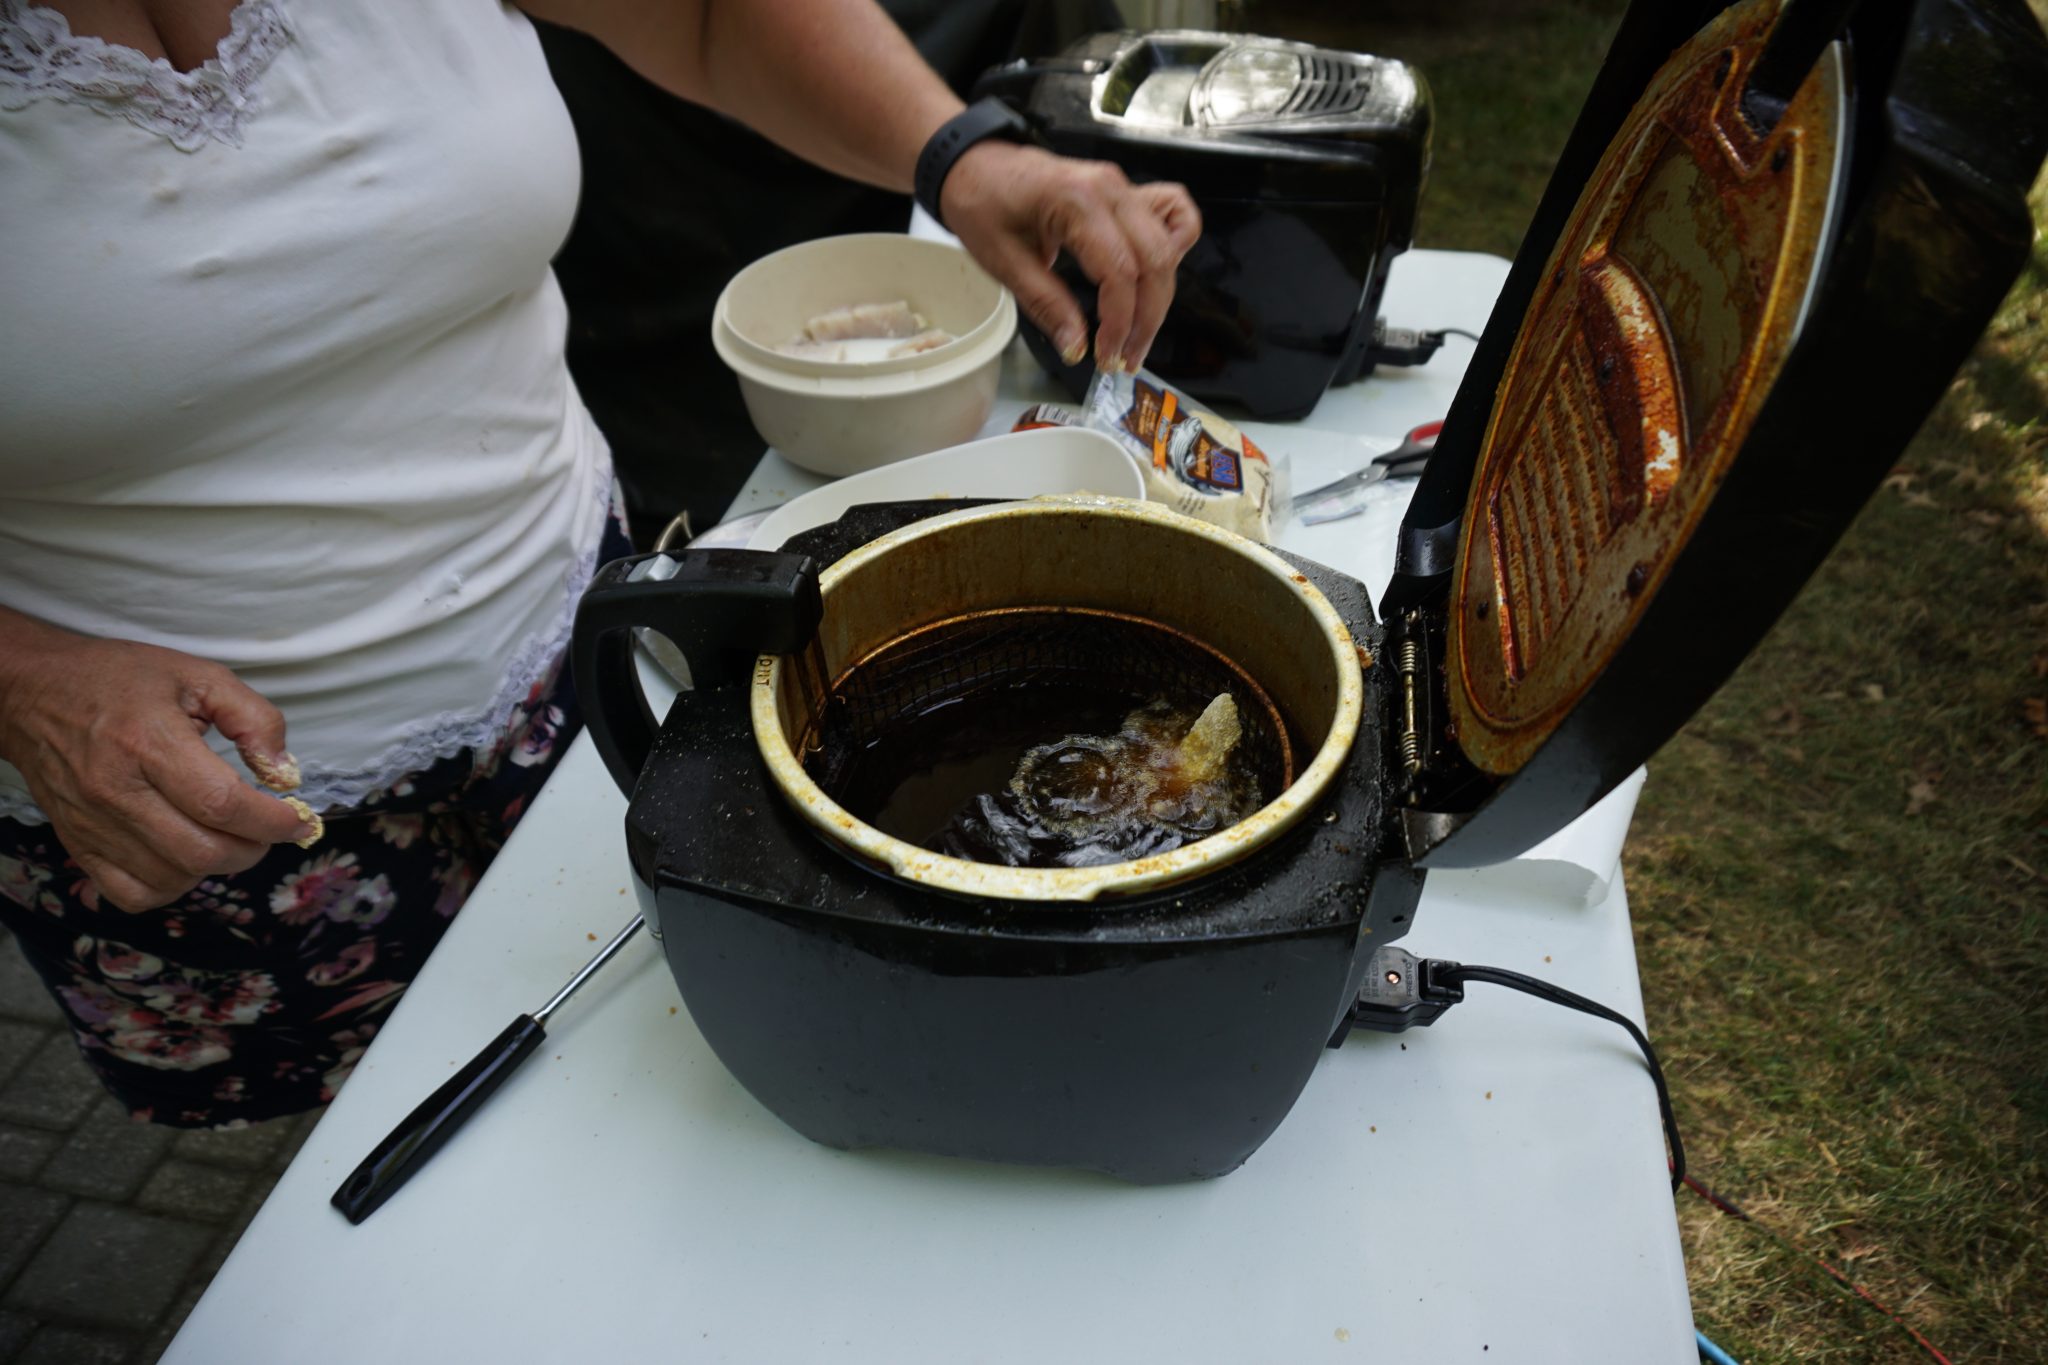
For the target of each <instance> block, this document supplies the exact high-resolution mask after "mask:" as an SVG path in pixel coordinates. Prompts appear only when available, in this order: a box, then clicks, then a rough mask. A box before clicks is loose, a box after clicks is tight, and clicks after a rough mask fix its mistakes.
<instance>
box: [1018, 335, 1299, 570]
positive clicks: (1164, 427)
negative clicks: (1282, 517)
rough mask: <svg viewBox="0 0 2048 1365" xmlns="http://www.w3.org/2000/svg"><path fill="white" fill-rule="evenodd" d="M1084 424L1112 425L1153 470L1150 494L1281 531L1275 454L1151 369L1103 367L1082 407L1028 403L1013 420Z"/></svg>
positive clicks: (1196, 513) (1252, 528) (1261, 534)
mask: <svg viewBox="0 0 2048 1365" xmlns="http://www.w3.org/2000/svg"><path fill="white" fill-rule="evenodd" d="M1048 426H1070V427H1071V426H1078V427H1089V428H1092V429H1094V430H1096V431H1102V432H1107V433H1108V434H1109V435H1111V436H1113V437H1115V438H1116V440H1117V441H1118V442H1119V443H1120V444H1122V446H1123V447H1124V449H1126V450H1128V451H1130V452H1131V455H1132V456H1133V457H1134V458H1135V459H1136V460H1137V461H1138V465H1139V467H1140V468H1141V469H1143V470H1144V472H1145V497H1146V500H1147V501H1150V502H1157V503H1163V504H1165V505H1166V506H1168V507H1171V508H1172V509H1173V510H1174V511H1176V512H1179V513H1181V514H1183V515H1185V516H1190V517H1198V518H1200V519H1201V520H1203V521H1208V522H1214V523H1215V524H1216V525H1218V526H1221V527H1224V528H1226V529H1227V530H1232V531H1235V532H1237V533H1238V534H1239V535H1242V536H1249V537H1250V538H1251V539H1253V540H1257V541H1270V540H1271V539H1272V538H1273V504H1274V502H1275V501H1276V500H1277V497H1278V494H1277V492H1276V490H1275V483H1276V476H1275V471H1274V468H1273V462H1272V461H1271V460H1269V459H1267V457H1266V453H1265V452H1264V451H1263V450H1260V449H1259V448H1258V447H1257V446H1256V445H1253V444H1252V441H1251V438H1250V437H1248V436H1246V435H1245V434H1244V433H1243V432H1241V431H1239V430H1238V429H1237V428H1236V427H1234V426H1232V425H1231V424H1230V423H1228V422H1226V421H1224V420H1223V419H1222V418H1221V417H1218V416H1216V415H1215V414H1214V413H1209V412H1200V411H1197V410H1196V409H1194V408H1191V407H1189V406H1188V404H1187V400H1186V399H1184V398H1182V397H1181V396H1180V395H1179V394H1178V393H1175V392H1174V391H1173V390H1172V389H1170V388H1168V387H1167V386H1166V385H1165V384H1163V383H1161V382H1160V381H1159V380H1158V379H1157V378H1156V377H1155V376H1153V375H1151V374H1148V373H1146V372H1145V371H1143V370H1140V371H1138V372H1137V373H1136V374H1103V373H1099V372H1098V373H1097V374H1096V376H1095V380H1094V382H1093V383H1091V384H1090V385H1089V386H1088V395H1087V397H1086V399H1085V400H1083V406H1082V410H1081V411H1080V412H1078V413H1076V412H1075V411H1073V410H1072V409H1071V408H1063V407H1060V406H1058V405H1057V404H1053V403H1038V404H1034V405H1033V406H1032V407H1029V408H1027V409H1025V411H1024V415H1023V416H1022V417H1019V418H1018V419H1017V423H1016V425H1015V426H1014V427H1013V428H1012V430H1015V431H1029V430H1030V429H1032V428H1033V427H1048Z"/></svg>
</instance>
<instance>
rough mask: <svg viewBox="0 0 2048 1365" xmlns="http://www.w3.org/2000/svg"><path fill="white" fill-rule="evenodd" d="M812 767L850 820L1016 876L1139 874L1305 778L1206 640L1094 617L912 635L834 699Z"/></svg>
mask: <svg viewBox="0 0 2048 1365" xmlns="http://www.w3.org/2000/svg"><path fill="white" fill-rule="evenodd" d="M815 724H816V727H817V728H816V732H815V739H814V740H812V739H807V741H806V744H805V759H804V766H805V769H806V771H807V772H808V773H809V774H810V776H811V778H812V780H813V781H815V782H817V784H818V785H819V786H820V787H821V788H823V789H824V791H825V793H826V794H827V795H829V796H830V797H831V798H832V799H833V800H834V801H836V802H838V803H839V805H840V806H842V807H843V808H844V809H845V810H846V811H847V813H848V814H850V815H852V816H853V817H854V818H855V819H857V820H860V821H862V822H864V823H866V824H868V825H870V826H872V827H873V828H875V829H878V830H880V831H881V832H882V833H884V834H887V835H891V836H893V837H894V838H897V839H901V840H904V841H905V842H907V843H912V844H916V845H918V846H919V847H922V848H927V849H931V850H933V851H934V852H939V853H946V854H950V855H952V856H954V857H959V858H967V859H971V860H973V861H976V862H983V863H993V864H997V865H1000V866H1008V867H1041V868H1056V867H1087V866H1094V865H1098V864H1103V863H1117V862H1126V861H1129V860H1131V859H1134V858H1144V857H1148V856H1151V855H1153V854H1157V853H1165V852H1169V851H1171V850H1173V849H1176V848H1179V847H1181V846H1182V845H1185V844H1189V843H1192V842H1194V841H1196V840H1199V839H1204V838H1207V837H1208V836H1209V835H1212V834H1215V833H1217V832H1218V831H1220V830H1223V829H1227V828H1229V827H1230V826H1231V825H1233V824H1236V823H1237V822H1238V821H1240V820H1243V819H1245V818H1246V817H1248V816H1250V815H1251V814H1252V813H1253V812H1255V811H1256V810H1258V809H1259V808H1260V806H1262V805H1264V804H1265V802H1266V801H1267V800H1269V799H1271V797H1273V796H1275V795H1277V794H1278V793H1279V792H1280V791H1281V790H1282V789H1283V788H1285V787H1286V785H1287V784H1288V783H1289V782H1291V781H1292V780H1293V761H1292V746H1291V740H1290V736H1289V734H1288V732H1287V728H1286V724H1285V721H1284V719H1283V718H1282V716H1281V715H1280V713H1279V711H1278V709H1277V708H1275V707H1274V705H1273V703H1272V701H1271V699H1270V698H1269V697H1268V696H1267V695H1266V693H1265V692H1264V690H1263V689H1261V688H1260V687H1259V685H1258V683H1257V682H1256V681H1254V680H1253V679H1252V678H1251V676H1250V675H1249V674H1247V673H1245V672H1243V671H1242V670H1241V669H1239V668H1237V667H1236V666H1235V665H1234V664H1233V663H1232V662H1231V661H1230V660H1228V659H1226V658H1225V657H1223V656H1222V655H1221V654H1219V653H1217V652H1216V651H1215V650H1213V649H1211V648H1209V647H1208V646H1207V645H1205V644H1203V643H1201V642H1200V641H1199V640H1196V639H1194V638H1193V637H1191V636H1187V635H1184V634H1181V633H1179V632H1177V631H1173V630H1171V629H1169V628H1167V627H1164V626H1161V625H1159V624H1158V623H1156V622H1152V621H1147V620H1143V619H1141V618H1138V617H1131V616H1122V615H1118V614H1115V613H1111V612H1105V611H1100V610H1095V609H1091V608H1085V607H1043V608H1039V607H1027V608H1010V609H1001V610H994V611H987V612H978V613H975V614H972V615H969V616H962V617H956V618H951V619H948V620H944V621H939V622H934V623H932V624H930V625H927V626H921V627H918V628H917V629H915V630H912V631H909V632H906V633H905V634H904V635H902V636H901V637H899V638H897V639H896V640H893V641H891V642H890V643H888V644H887V645H884V646H883V647H881V648H880V649H877V650H875V651H874V652H873V653H870V654H868V655H867V656H865V657H864V658H862V659H861V660H860V661H859V662H858V663H857V664H856V665H854V666H853V667H852V668H850V669H849V670H848V671H847V672H846V673H845V674H843V675H842V676H840V677H839V678H837V679H836V680H835V681H834V682H833V684H832V687H831V692H830V697H829V700H828V701H827V702H826V704H825V706H824V707H823V710H822V712H821V714H820V715H819V717H818V719H817V721H816V722H815Z"/></svg>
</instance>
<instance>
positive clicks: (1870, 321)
mask: <svg viewBox="0 0 2048 1365" xmlns="http://www.w3.org/2000/svg"><path fill="white" fill-rule="evenodd" d="M2044 146H2048V42H2044V39H2043V36H2042V33H2041V30H2040V27H2039V25H2038V24H2037V23H2036V22H2035V20H2034V18H2033V17H2032V15H2031V14H2029V13H2028V10H2027V6H2026V4H2025V2H2024V0H1863V3H1860V4H1859V3H1856V0H1743V2H1742V3H1738V4H1735V5H1732V6H1727V7H1725V8H1724V7H1723V6H1722V5H1719V4H1714V3H1699V2H1698V0H1692V2H1686V0H1637V3H1635V4H1634V5H1633V6H1632V7H1631V8H1630V10H1629V12H1628V14H1627V16H1626V17H1625V18H1624V20H1623V22H1622V25H1621V28H1620V30H1619V32H1618V34H1617V36H1616V38H1615V41H1614V45H1613V47H1612V49H1611V50H1610V52H1609V54H1608V57H1607V61H1606V63H1605V64H1604V66H1603V67H1602V69H1601V72H1600V75H1599V77H1598V79H1597V81H1596V83H1595V85H1594V88H1593V91H1592V94H1591V95H1590V97H1589V98H1588V100H1587V103H1586V105H1585V108H1584V109H1583V111H1582V112H1581V114H1580V117H1579V121H1578V124H1577V126H1576V127H1575V128H1574V130H1573V132H1572V136H1571V139H1570V141H1569V142H1568V143H1567V145H1566V147H1565V150H1564V153H1563V155H1562V156H1561V158H1560V160H1559V162H1558V166H1557V170H1556V172H1555V174H1554V175H1553V177H1552V180H1551V183H1550V186H1549V188H1548V190H1547V191H1546V192H1545V195H1544V197H1543V200H1542V203H1541V205H1540V206H1539V208H1538V209H1537V212H1536V216H1535V219H1534V221H1533V222H1532V225H1531V227H1530V230H1529V232H1528V235H1527V236H1526V237H1525V238H1524V240H1523V243H1522V246H1521V249H1520V251H1519V252H1518V253H1517V255H1516V258H1515V263H1514V267H1513V269H1512V271H1511V272H1510V274H1509V277H1508V281H1507V284H1506V286H1505V288H1504V289H1503V290H1502V293H1501V297H1500V300H1499V302H1498V304H1497V305H1496V307H1495V310H1494V313H1493V316H1492V319H1491V321H1490V322H1489V324H1488V326H1487V329H1486V334H1485V337H1484V339H1483V340H1482V341H1481V343H1480V345H1479V347H1478V350H1477V352H1476V354H1475V356H1474V358H1473V361H1472V365H1471V367H1470V369H1469V370H1468V372H1467V374H1466V377H1465V381H1464V383H1463V385H1462V386H1461V388H1460V389H1459V392H1458V396H1457V398H1456V400H1455V402H1454V403H1453V406H1452V408H1451V411H1450V414H1449V416H1448V418H1447V420H1446V422H1445V425H1444V430H1443V434H1442V436H1441V437H1440V438H1439V441H1438V444H1437V448H1436V453H1435V456H1434V458H1433V459H1432V460H1431V463H1430V465H1429V468H1428V471H1427V473H1426V474H1425V476H1424V478H1423V480H1422V481H1421V483H1420V485H1419V486H1418V488H1417V490H1416V492H1415V495H1414V498H1413V500H1412V501H1411V503H1410V504H1409V508H1408V513H1407V516H1406V518H1405V520H1404V523H1403V527H1402V533H1401V544H1400V550H1399V557H1398V560H1397V564H1396V571H1395V576H1394V579H1393V581H1392V583H1391V584H1390V586H1389V588H1388V591H1387V594H1386V596H1385V598H1384V599H1383V602H1382V606H1381V615H1382V617H1383V618H1384V619H1385V620H1386V621H1387V622H1388V624H1389V627H1390V629H1392V630H1393V631H1395V632H1396V637H1397V638H1402V637H1404V636H1405V638H1407V639H1411V640H1413V641H1415V642H1416V645H1417V654H1418V655H1419V656H1420V658H1421V660H1422V667H1421V670H1420V674H1419V676H1420V683H1419V691H1420V696H1419V698H1418V702H1419V706H1418V714H1419V717H1420V724H1419V726H1418V730H1419V735H1418V738H1417V747H1418V750H1419V753H1418V768H1417V770H1416V772H1415V774H1414V776H1413V778H1412V786H1413V793H1412V798H1411V800H1410V803H1409V805H1408V808H1407V810H1406V812H1405V816H1404V819H1405V822H1406V830H1407V836H1408V843H1409V850H1410V854H1411V856H1412V857H1414V859H1415V860H1416V861H1417V862H1418V863H1420V864H1422V865H1425V866H1478V865H1484V864H1487V863H1493V862H1498V861H1501V860H1503V859H1507V858H1512V857H1514V856H1516V855H1517V854H1519V853H1521V852H1523V851H1524V850H1526V849H1527V848H1529V847H1530V846H1531V845H1533V844H1535V843H1537V842H1538V841H1540V840H1541V839H1543V838H1545V837H1546V836H1548V835H1549V834H1551V833H1554V832H1555V831H1556V830H1558V829H1560V828H1562V827H1563V826H1564V825H1566V824H1568V823H1569V822H1570V821H1571V820H1573V819H1576V818H1577V817H1578V815H1579V814H1581V813H1582V812H1583V811H1584V810H1586V809H1587V808H1588V807H1589V806H1591V805H1592V804H1593V803H1594V802H1595V801H1597V800H1598V799H1599V798H1600V797H1602V796H1604V795H1605V794H1606V793H1607V792H1608V791H1609V790H1611V789H1612V788H1613V787H1614V786H1615V785H1616V784H1617V783H1619V782H1620V781H1621V780H1622V779H1623V778H1624V777H1626V776H1627V775H1628V774H1629V773H1630V772H1632V771H1633V770H1634V769H1635V768H1636V767H1637V766H1638V765H1640V764H1641V763H1643V762H1644V761H1645V760H1646V759H1648V758H1649V756H1650V755H1651V754H1652V753H1654V752H1655V751H1656V749H1657V748H1658V747H1659V746H1661V745H1662V744H1663V743H1664V741H1665V740H1666V739H1668V738H1670V737H1671V736H1672V735H1673V734H1675V733H1676V732H1677V731H1678V729H1679V728H1680V727H1681V726H1682V725H1683V724H1684V723H1685V722H1686V720H1687V719H1688V718H1689V717H1690V716H1691V715H1692V714H1693V712H1694V711H1696V710H1697V709H1698V708H1699V707H1700V706H1701V705H1702V704H1704V702H1705V701H1706V699H1707V698H1708V697H1709V696H1710V695H1711V694H1712V692H1713V691H1714V689H1715V688H1717V687H1718V686H1719V685H1720V684H1721V682H1722V681H1723V680H1725V679H1726V678H1727V676H1728V675H1729V674H1730V673H1732V672H1733V671H1734V669H1735V667H1736V665H1737V664H1738V663H1740V662H1741V660H1742V658H1743V657H1744V656H1745V655H1746V654H1747V653H1748V652H1749V650H1750V649H1751V648H1752V647H1753V646H1754V645H1755V644H1756V642H1757V641H1758V640H1759V639H1760V638H1761V637H1762V635H1763V633H1764V632H1765V631H1766V630H1767V629H1768V628H1769V627H1770V625H1771V623H1772V622H1773V621H1774V620H1775V619H1776V617H1777V616H1778V614H1779V613H1780V612H1781V611H1782V610H1783V609H1784V608H1785V606H1786V605H1787V604H1788V603H1789V602H1790V601H1791V599H1792V598H1793V596H1794V595H1796V593H1797V592H1798V591H1799V589H1800V587H1801V586H1802V585H1803V584H1804V583H1805V581H1806V579H1807V578H1808V577H1809V576H1810V575H1811V574H1812V572H1813V571H1814V569H1815V568H1816V567H1817V566H1818V564H1819V562H1820V560H1821V559H1822V558H1823V557H1824V556H1825V555H1826V553H1827V551H1828V549H1829V548H1830V547H1831V546H1832V545H1833V543H1834V541H1835V540H1836V539H1837V538H1838V537H1839V536H1840V534H1841V533H1842V531H1843V530H1844V529H1846V528H1847V526H1848V524H1849V522H1850V520H1851V519H1852V518H1853V517H1854V515H1855V513H1856V511H1857V509H1858V508H1859V507H1860V506H1861V505H1862V504H1863V502H1864V501H1865V500H1866V499H1867V498H1868V497H1869V496H1870V494H1871V493H1872V492H1873V491H1874V490H1875V489H1876V487H1877V485H1878V483H1879V481H1880V480H1881V479H1882V477H1883V475H1884V473H1885V471H1886V470H1887V469H1888V468H1889V467H1890V466H1891V464H1892V463H1893V461H1894V460H1895V459H1897V457H1898V455H1899V454H1900V453H1901V452H1902V451H1903V450H1904V448H1905V446H1906V444H1907V442H1908V441H1909V440H1910V439H1911V438H1912V435H1913V433H1914V431H1915V430H1916V429H1917V428H1918V426H1919V424H1920V422H1921V421H1922V420H1923V419H1924V418H1925V416H1926V415H1927V413H1928V411H1929V410H1930V409H1931V408H1932V407H1933V406H1934V404H1935V402H1936V401H1937V400H1938V399H1939V398H1940V396H1941V394H1942V393H1943V391H1944V390H1945V389H1946V387H1947V385H1948V382H1949V380H1950V377H1951V376H1952V375H1953V374H1954V372H1955V369H1956V367H1957V366H1958V365H1959V364H1960V363H1961V362H1962V360H1963V359H1964V357H1965V356H1966V355H1967V354H1968V352H1969V350H1970V348H1971V346H1972V345H1973V344H1974V343H1975V341H1976V339H1977V337H1978V336H1979V334H1980V333H1981V332H1982V330H1983V328H1984V326H1985V325H1986V324H1987V323H1988V322H1989V321H1990V319H1991V316H1992V314H1993V312H1994V311H1995V310H1996V308H1997V306H1998V304H1999V302H2000V300H2001V299H2002V298H2003V296H2004V294H2005V291H2006V289H2007V288H2008V287H2009V286H2010V284H2011V283H2012V281H2013V279H2014V278H2015V277H2016V275H2017V274H2018V272H2019V270H2020V268H2021V266H2022V265H2023V264H2024V262H2025V260H2026V255H2027V252H2028V250H2029V249H2030V244H2031V239H2032V223H2031V220H2030V217H2029V215H2028V211H2027V205H2026V194H2027V190H2028V188H2029V186H2030V185H2031V183H2032V180H2033V178H2034V175H2035V173H2036V170H2037V169H2038V167H2039V166H2040V164H2041V159H2042V155H2043V150H2044Z"/></svg>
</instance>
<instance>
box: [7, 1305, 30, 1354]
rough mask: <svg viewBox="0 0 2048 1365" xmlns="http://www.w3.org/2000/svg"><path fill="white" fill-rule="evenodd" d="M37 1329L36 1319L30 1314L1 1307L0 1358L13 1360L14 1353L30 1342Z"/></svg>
mask: <svg viewBox="0 0 2048 1365" xmlns="http://www.w3.org/2000/svg"><path fill="white" fill-rule="evenodd" d="M35 1330H36V1320H35V1319H34V1318H32V1317H30V1316H29V1315H28V1314H26V1313H10V1312H8V1311H7V1310H6V1309H4V1308H0V1360H13V1359H14V1353H15V1352H16V1351H19V1350H20V1349H21V1348H22V1347H23V1346H25V1345H27V1344H28V1339H29V1335H30V1334H31V1333H32V1332H34V1331H35Z"/></svg>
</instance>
